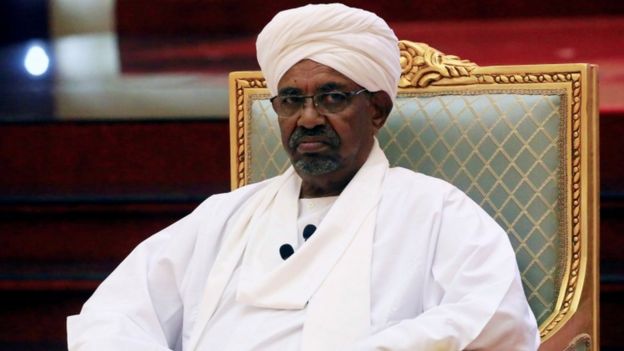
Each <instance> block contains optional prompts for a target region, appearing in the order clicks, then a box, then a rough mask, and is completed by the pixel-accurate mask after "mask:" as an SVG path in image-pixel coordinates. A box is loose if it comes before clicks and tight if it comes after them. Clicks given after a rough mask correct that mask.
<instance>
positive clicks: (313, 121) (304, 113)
mask: <svg viewBox="0 0 624 351" xmlns="http://www.w3.org/2000/svg"><path fill="white" fill-rule="evenodd" d="M322 124H325V116H323V115H321V114H320V113H319V112H318V110H317V109H316V106H314V101H313V100H312V99H306V101H305V102H304V103H303V106H302V107H301V115H300V116H299V119H298V120H297V126H300V127H304V128H308V129H311V128H314V127H316V126H318V125H322Z"/></svg>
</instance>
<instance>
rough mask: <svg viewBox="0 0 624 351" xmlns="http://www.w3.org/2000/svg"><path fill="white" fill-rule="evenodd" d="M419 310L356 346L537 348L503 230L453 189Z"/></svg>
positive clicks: (533, 324)
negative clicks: (411, 317)
mask: <svg viewBox="0 0 624 351" xmlns="http://www.w3.org/2000/svg"><path fill="white" fill-rule="evenodd" d="M437 235H438V236H437V243H436V245H435V250H436V252H435V253H434V262H433V268H432V276H433V279H432V282H431V283H430V284H427V285H428V286H425V287H423V290H424V296H425V300H424V309H425V311H424V312H423V313H422V314H420V315H418V316H417V317H416V318H413V319H406V320H402V321H400V322H398V323H396V324H394V325H392V326H390V327H388V328H386V329H383V330H381V331H379V332H377V333H375V334H373V335H371V336H369V337H368V338H366V339H365V340H362V342H361V343H360V344H358V345H357V347H356V348H355V349H356V350H393V351H398V350H424V351H426V350H464V349H468V350H476V349H479V350H505V351H510V350H536V349H537V347H538V345H539V334H538V331H537V325H536V322H535V318H534V317H533V315H532V313H531V311H530V309H529V307H528V304H527V301H526V297H525V296H524V293H523V290H522V285H521V283H520V276H519V273H518V268H517V264H516V260H515V255H514V253H513V250H512V248H511V245H510V243H509V239H508V238H507V236H506V234H505V233H504V232H503V231H502V229H500V227H499V226H498V225H497V224H496V223H495V222H494V220H493V219H491V218H490V217H489V216H488V215H487V214H486V213H485V212H484V211H483V210H482V209H481V208H479V207H478V206H477V205H476V204H475V203H474V202H472V201H471V200H470V199H469V198H468V197H467V196H466V195H464V194H463V193H461V192H460V191H459V190H454V191H452V192H451V193H450V194H449V195H448V196H447V198H446V199H445V206H444V209H443V210H442V216H441V219H440V228H439V231H438V234H437Z"/></svg>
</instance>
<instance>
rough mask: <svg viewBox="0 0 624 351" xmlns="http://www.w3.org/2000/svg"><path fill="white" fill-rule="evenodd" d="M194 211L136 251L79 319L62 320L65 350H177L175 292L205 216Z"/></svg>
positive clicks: (178, 301) (177, 299)
mask: <svg viewBox="0 0 624 351" xmlns="http://www.w3.org/2000/svg"><path fill="white" fill-rule="evenodd" d="M202 206H203V207H205V205H202ZM202 206H200V208H202ZM200 208H198V209H197V210H195V211H194V212H193V213H192V214H190V215H189V216H187V217H185V218H183V219H181V220H180V221H178V222H176V223H174V224H173V225H171V226H170V227H168V228H166V229H164V230H162V231H161V232H159V233H157V234H155V235H154V236H152V237H150V238H149V239H147V240H145V241H144V242H143V243H141V244H140V245H139V246H137V248H135V249H134V250H133V251H132V253H131V254H130V255H129V256H128V257H127V258H126V259H125V260H124V261H123V262H122V263H121V264H120V265H119V266H118V267H117V268H116V269H115V270H114V271H113V273H111V274H110V276H109V277H108V278H106V280H104V282H103V283H102V284H101V285H100V286H99V287H98V289H97V290H96V291H95V293H94V294H93V296H92V297H91V298H90V299H89V300H88V301H87V302H86V303H85V305H84V306H83V308H82V311H81V312H80V314H78V315H75V316H70V317H68V319H67V339H68V347H69V350H170V349H179V348H180V347H179V346H180V343H181V340H180V335H179V334H180V332H181V326H182V318H183V306H182V298H181V296H180V290H181V287H182V285H183V284H184V277H185V274H186V269H187V266H188V263H189V261H190V259H191V256H192V253H193V248H194V245H195V242H196V236H197V233H198V230H199V224H198V221H199V217H200V214H198V212H205V209H204V211H200Z"/></svg>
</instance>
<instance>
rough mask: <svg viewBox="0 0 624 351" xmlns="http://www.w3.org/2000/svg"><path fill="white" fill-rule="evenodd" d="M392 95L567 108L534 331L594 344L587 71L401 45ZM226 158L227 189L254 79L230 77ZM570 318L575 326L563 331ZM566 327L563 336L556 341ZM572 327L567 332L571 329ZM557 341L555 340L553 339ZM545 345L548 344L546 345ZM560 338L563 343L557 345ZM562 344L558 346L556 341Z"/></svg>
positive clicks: (592, 134) (592, 129)
mask: <svg viewBox="0 0 624 351" xmlns="http://www.w3.org/2000/svg"><path fill="white" fill-rule="evenodd" d="M399 47H400V52H401V65H402V74H401V79H400V81H399V88H400V91H405V92H426V93H444V92H448V91H449V90H460V89H461V91H466V92H474V91H479V90H483V89H484V88H489V89H491V88H495V89H497V90H499V89H500V90H513V91H518V90H535V89H541V90H557V91H562V92H564V95H565V98H566V100H567V101H569V102H570V103H568V104H567V106H566V111H564V112H565V116H568V123H567V126H566V129H567V130H566V131H565V135H566V138H565V145H563V147H564V149H565V150H564V151H565V152H564V153H565V155H566V160H565V165H564V173H565V175H566V176H565V194H566V195H565V196H566V200H567V201H565V204H566V205H565V206H566V208H565V212H566V215H565V218H567V219H569V220H567V221H566V228H565V229H566V232H567V235H565V243H564V245H565V252H566V255H565V257H564V260H565V269H564V270H563V276H562V282H561V283H562V285H561V287H560V289H559V296H558V299H557V302H556V305H555V309H554V311H553V313H552V314H551V315H550V316H549V317H548V318H547V319H546V321H545V322H543V323H542V325H541V326H540V334H541V337H542V341H543V342H544V345H543V347H542V349H546V348H549V345H553V346H554V345H555V344H556V345H561V347H560V348H558V349H559V350H561V349H563V348H564V347H565V345H568V343H569V341H570V340H571V339H572V337H573V336H574V335H578V334H580V333H585V334H586V335H588V337H589V338H590V340H592V339H593V341H592V344H593V345H599V343H598V335H599V333H598V287H599V282H598V279H599V275H598V237H597V235H598V233H599V231H598V225H599V223H598V186H599V183H598V154H597V150H598V123H597V116H598V113H597V105H598V104H597V83H596V81H597V79H596V75H597V68H596V67H595V66H593V65H588V64H556V65H528V66H489V67H480V66H477V65H476V64H475V63H472V62H470V61H467V60H462V59H460V58H458V57H457V56H451V55H445V54H443V53H441V52H440V51H438V50H436V49H433V48H431V47H430V46H428V45H426V44H423V43H414V42H410V41H401V42H400V43H399ZM229 79H230V154H231V156H230V157H231V181H232V188H238V187H240V186H243V185H245V184H247V174H248V172H247V170H248V167H249V164H248V162H249V160H247V159H246V154H247V153H246V152H245V151H246V149H247V145H248V140H247V136H248V130H247V126H246V120H245V116H248V115H249V110H250V106H251V99H252V98H258V97H259V96H264V97H267V96H268V91H267V89H266V84H265V82H264V78H263V77H262V74H261V72H257V71H256V72H233V73H231V74H230V78H229ZM572 318H580V319H582V321H580V322H577V323H568V322H569V321H570V320H571V319H572ZM566 324H570V325H571V327H570V328H566V329H570V330H566V331H563V332H561V333H559V331H560V330H562V329H563V328H564V326H566ZM572 324H573V325H572ZM555 334H562V337H561V338H559V337H555ZM551 338H552V339H553V340H549V339H551ZM566 338H567V340H565V339H566ZM559 339H562V340H559Z"/></svg>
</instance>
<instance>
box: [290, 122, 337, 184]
mask: <svg viewBox="0 0 624 351" xmlns="http://www.w3.org/2000/svg"><path fill="white" fill-rule="evenodd" d="M306 136H324V137H326V138H327V143H328V145H329V146H330V147H333V148H337V147H339V146H340V137H339V136H338V134H337V133H336V131H335V130H334V129H333V128H331V127H330V126H329V125H320V126H316V127H314V128H312V129H306V128H303V127H298V128H297V129H295V131H294V132H293V134H292V135H291V136H290V138H289V140H288V146H289V147H290V148H291V149H295V148H296V147H297V145H298V144H299V141H300V140H301V138H303V137H306ZM293 166H294V167H295V169H296V170H297V171H298V172H301V173H305V174H307V175H311V176H318V175H323V174H327V173H330V172H333V171H335V170H337V169H338V168H339V167H340V162H339V161H338V160H335V159H333V158H330V157H327V156H321V155H316V156H312V155H310V156H304V157H303V158H302V159H300V160H297V161H295V162H294V163H293Z"/></svg>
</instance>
